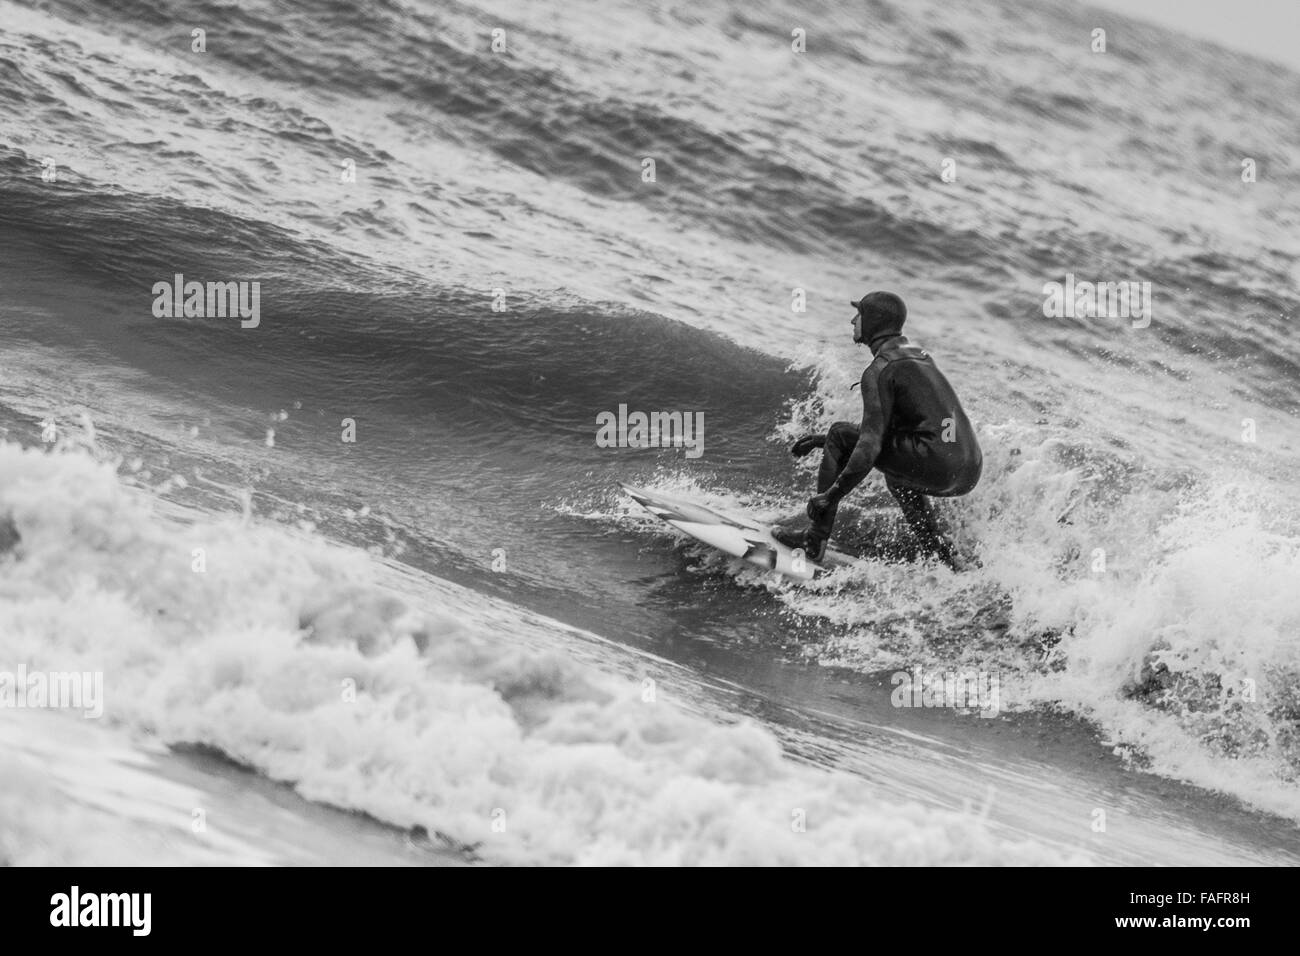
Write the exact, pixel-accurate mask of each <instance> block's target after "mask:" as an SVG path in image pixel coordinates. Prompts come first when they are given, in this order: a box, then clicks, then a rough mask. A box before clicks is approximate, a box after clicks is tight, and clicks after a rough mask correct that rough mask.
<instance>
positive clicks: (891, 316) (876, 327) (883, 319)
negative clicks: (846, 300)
mask: <svg viewBox="0 0 1300 956" xmlns="http://www.w3.org/2000/svg"><path fill="white" fill-rule="evenodd" d="M850 305H852V306H853V307H854V308H856V309H857V310H858V314H859V315H861V316H862V331H861V336H860V338H859V339H858V341H859V342H861V343H862V344H863V345H867V346H873V345H874V344H875V343H876V341H877V340H881V339H884V338H886V337H887V336H890V335H902V333H903V323H904V322H906V321H907V306H906V305H905V304H904V303H903V300H902V299H901V298H899V297H898V296H896V295H894V293H892V292H868V293H867V294H866V295H864V296H863V297H862V298H861V299H859V300H858V301H856V302H851V303H850Z"/></svg>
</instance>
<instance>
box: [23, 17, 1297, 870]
mask: <svg viewBox="0 0 1300 956" xmlns="http://www.w3.org/2000/svg"><path fill="white" fill-rule="evenodd" d="M1096 27H1103V28H1105V29H1106V31H1107V51H1106V52H1105V53H1094V52H1093V51H1092V49H1091V42H1092V31H1093V29H1094V28H1096ZM196 29H201V30H203V31H205V33H204V41H205V44H206V49H205V50H204V51H203V52H196V51H195V50H194V49H193V46H194V43H195V41H194V39H193V35H192V31H194V30H196ZM796 29H803V30H805V31H806V51H805V52H802V53H796V52H793V51H792V49H791V32H792V30H796ZM496 30H500V31H504V32H503V33H498V34H496V41H495V42H496V45H497V47H501V45H502V44H504V48H500V49H494V33H493V31H496ZM1298 102H1300V75H1297V74H1295V73H1293V72H1290V71H1288V70H1286V69H1285V68H1283V67H1281V66H1279V65H1277V64H1273V63H1268V62H1265V61H1262V60H1254V59H1252V58H1250V57H1247V56H1245V55H1243V54H1240V53H1234V52H1229V51H1225V50H1222V49H1219V48H1217V47H1214V46H1212V45H1210V44H1208V43H1205V42H1202V41H1196V40H1192V39H1189V38H1186V37H1183V36H1180V35H1177V34H1174V33H1171V32H1169V31H1166V30H1163V29H1160V28H1157V27H1154V26H1149V25H1145V24H1141V23H1138V22H1136V21H1132V20H1128V19H1126V18H1124V17H1123V16H1120V15H1118V14H1115V13H1110V12H1104V11H1101V10H1095V9H1092V8H1089V7H1086V6H1082V5H1076V4H1073V3H1066V2H1059V3H1057V2H1042V3H1039V2H1033V3H1031V2H1012V0H980V2H972V3H969V4H959V5H953V4H944V3H938V2H932V0H921V2H913V3H907V4H903V3H901V2H894V3H890V2H882V0H872V2H866V3H861V4H844V5H841V4H826V3H817V2H813V3H805V4H798V5H796V4H791V3H785V2H760V3H739V2H731V3H724V2H705V3H668V2H651V3H640V2H638V3H632V2H622V0H619V2H602V3H595V2H588V0H566V2H558V0H557V2H529V3H520V2H518V0H514V2H504V0H483V2H475V3H456V2H431V0H430V2H425V0H409V2H394V0H379V2H375V3H370V4H364V5H357V6H355V7H354V6H352V5H344V4H338V3H326V2H310V0H302V2H289V0H253V2H247V3H241V4H239V6H237V7H236V6H232V5H229V4H218V3H205V2H197V3H190V2H180V3H161V2H132V0H116V2H103V3H85V4H83V3H75V2H69V0H48V2H34V3H21V4H19V3H14V2H11V0H0V253H2V255H0V671H8V672H16V671H18V669H19V668H20V667H21V668H25V669H26V670H27V671H37V670H40V671H79V672H102V674H103V682H104V714H103V717H102V718H101V719H100V720H98V721H87V720H83V719H82V718H81V717H80V716H79V715H77V714H71V713H69V714H63V713H59V714H40V715H36V714H33V713H31V712H29V711H22V712H19V711H18V710H17V709H13V708H0V738H2V739H3V740H5V741H7V743H6V745H5V747H4V748H3V750H2V751H0V861H6V862H12V863H43V862H72V863H76V862H200V863H201V862H231V861H234V862H283V861H284V857H274V856H271V857H268V855H267V851H266V850H265V846H263V845H260V844H259V841H258V840H257V839H249V840H243V841H241V840H235V839H233V838H230V839H227V840H225V841H224V842H223V840H222V839H221V834H222V832H223V831H222V827H221V824H220V822H219V817H220V814H216V813H214V814H213V820H212V825H211V828H210V829H208V830H203V831H200V830H195V829H194V827H193V826H192V816H193V811H194V810H195V809H201V808H202V806H203V805H204V802H205V801H206V800H209V799H216V798H215V797H213V796H212V794H211V793H206V794H205V791H204V785H203V783H202V782H203V781H204V780H207V781H208V783H209V784H210V785H211V787H213V788H215V787H217V785H218V783H219V784H220V787H221V788H222V789H221V792H222V793H224V794H225V796H224V797H223V798H222V799H225V800H227V802H229V801H235V803H238V804H239V808H240V809H239V810H238V812H239V813H242V814H243V815H244V820H243V823H244V824H246V825H248V827H251V828H252V830H254V831H255V830H256V829H257V824H258V820H257V819H249V818H250V817H251V818H256V817H257V816H258V814H259V813H260V812H262V811H260V810H259V809H258V807H260V806H261V804H257V803H249V802H247V801H245V802H242V803H240V802H239V794H241V793H243V792H244V791H246V790H247V791H250V792H251V791H252V790H256V791H257V792H258V793H261V794H265V793H267V792H278V793H282V794H285V795H290V796H291V798H292V799H293V800H295V801H298V803H297V804H296V806H297V807H298V810H296V811H295V812H302V813H308V814H315V815H314V816H312V819H313V821H315V822H314V824H313V826H314V829H315V831H316V832H317V833H318V834H325V835H327V836H328V837H329V838H330V839H332V840H334V841H335V843H337V845H338V846H344V847H346V846H348V845H351V844H353V843H363V842H365V841H366V840H371V839H372V838H374V834H373V833H370V832H369V830H367V832H366V834H365V835H358V833H357V832H355V831H356V829H357V827H358V826H362V825H364V826H365V827H370V826H371V825H372V824H373V825H374V828H375V829H377V830H379V831H382V832H390V833H392V834H400V835H404V836H402V839H403V840H406V841H407V842H410V839H409V835H410V834H413V833H414V834H420V835H423V836H422V837H421V840H423V843H421V845H424V844H427V845H428V846H429V847H430V849H429V855H430V861H433V858H434V857H439V858H447V859H452V860H460V861H467V862H484V863H490V864H492V863H494V864H569V863H586V864H603V863H620V864H748V863H808V864H857V863H895V864H897V863H903V864H909V863H914V864H928V863H980V864H988V863H995V864H1003V863H1006V864H1022V863H1046V864H1061V863H1065V864H1071V863H1099V864H1108V863H1121V864H1122V863H1151V862H1159V863H1188V862H1201V863H1207V862H1208V863H1296V862H1300V831H1298V830H1297V824H1300V423H1298V419H1297V414H1298V413H1300V391H1298V389H1297V386H1298V385H1300V334H1297V330H1296V327H1295V323H1296V316H1297V311H1298V309H1300V166H1298V165H1297V159H1296V157H1297V156H1300V124H1297V122H1296V111H1295V104H1296V103H1298ZM647 158H649V159H652V160H654V177H653V181H647V177H646V175H645V174H644V170H645V164H644V162H643V161H644V160H646V159H647ZM47 160H49V161H52V163H51V162H47ZM945 160H952V161H953V162H954V163H955V167H954V168H955V171H956V179H955V181H945V179H944V177H943V176H942V175H941V173H942V171H943V168H944V162H945ZM1243 160H1251V161H1253V165H1252V168H1253V169H1254V172H1255V176H1254V181H1249V182H1248V181H1244V180H1243ZM51 171H53V173H54V175H53V177H51V176H50V172H51ZM43 173H44V174H45V175H44V176H43ZM352 173H355V178H354V181H350V180H351V179H352ZM1248 178H1249V177H1248ZM176 274H182V275H183V276H184V277H185V278H186V279H187V280H195V281H200V282H209V281H214V282H231V281H234V282H241V281H247V282H253V281H256V282H259V283H260V323H259V324H258V325H257V327H256V328H244V327H241V321H240V319H239V318H232V317H229V316H227V317H197V316H189V317H163V318H160V317H157V316H156V315H155V311H154V300H155V293H154V292H153V291H152V290H153V287H154V284H155V283H158V282H163V283H171V282H172V281H173V277H174V276H175V275H176ZM1067 274H1068V275H1073V276H1076V277H1078V278H1079V279H1080V280H1085V279H1086V280H1088V281H1103V282H1119V281H1139V282H1149V283H1150V284H1151V285H1150V288H1151V290H1152V303H1153V305H1152V312H1151V321H1150V323H1149V325H1148V326H1146V327H1137V325H1136V324H1135V323H1133V322H1131V321H1129V320H1128V319H1124V318H1107V317H1087V316H1083V317H1071V318H1048V317H1046V316H1045V315H1044V285H1045V284H1046V283H1050V282H1064V281H1065V278H1066V276H1067ZM873 288H883V289H891V290H894V291H896V292H898V293H900V294H901V295H902V296H903V297H904V298H905V299H906V300H907V302H908V306H909V313H910V317H909V320H908V333H909V335H910V336H911V338H912V340H913V341H914V342H917V343H919V344H921V345H923V346H925V347H926V348H927V349H929V350H930V351H931V352H932V353H933V354H934V356H935V357H936V360H937V361H938V363H939V365H940V366H941V367H942V368H943V369H944V370H945V372H946V374H947V375H948V376H949V378H950V379H951V380H952V382H953V383H954V385H955V387H956V388H957V391H958V393H959V394H960V395H961V396H962V398H963V401H964V403H965V406H966V410H967V412H968V413H969V415H970V416H971V418H972V420H973V421H974V422H975V424H976V427H977V430H978V433H979V437H980V441H981V444H982V446H983V450H984V455H985V466H984V477H983V480H982V482H981V484H980V486H979V487H978V488H977V489H976V490H975V491H974V492H973V493H972V494H971V495H969V496H968V497H966V498H962V499H959V500H955V501H950V502H944V503H943V504H942V506H941V508H942V513H943V515H944V519H945V521H947V522H948V523H949V525H950V526H951V527H952V528H953V530H954V534H955V536H956V539H957V542H958V546H959V548H960V549H961V550H962V551H963V552H964V553H966V554H968V555H970V556H972V557H973V558H976V559H977V560H978V567H975V568H973V569H972V570H970V571H967V572H965V573H962V574H959V575H954V574H952V573H950V572H948V571H947V570H946V569H943V568H936V567H933V566H929V565H926V564H923V563H919V564H918V563H909V562H906V561H899V560H896V559H883V558H882V557H881V554H880V553H879V551H880V549H879V547H878V546H879V544H880V543H881V542H886V543H891V544H894V545H898V546H901V547H904V548H905V547H906V541H907V532H906V531H905V529H904V527H903V524H902V520H901V516H900V515H899V514H897V512H896V509H895V508H894V506H893V505H892V503H891V500H890V498H889V496H888V494H887V493H886V492H885V489H884V487H883V483H881V481H880V480H879V478H878V477H874V476H873V477H872V478H870V479H868V481H867V482H865V483H864V484H863V485H862V486H861V488H860V489H859V490H858V491H857V492H855V494H854V495H853V496H851V497H850V498H849V499H848V501H847V502H846V504H845V506H844V507H843V508H842V510H841V515H842V517H841V519H840V527H839V529H838V534H839V538H838V540H839V542H840V546H841V547H843V548H845V549H847V550H856V551H858V552H860V553H865V554H867V555H868V556H869V557H872V558H873V559H872V560H868V561H867V562H865V563H863V564H862V565H859V566H857V567H854V568H851V569H846V570H843V571H840V572H837V573H836V574H835V575H832V576H829V577H825V578H821V579H819V580H818V581H817V582H816V583H814V584H813V585H811V586H808V587H798V586H794V585H791V584H788V583H783V582H782V581H780V580H774V579H772V578H771V577H769V576H767V575H764V574H763V573H761V572H759V571H758V570H756V569H753V568H745V567H737V566H735V565H734V564H732V563H729V562H728V561H727V560H726V559H723V558H721V557H719V556H718V555H716V554H712V553H708V552H707V551H706V549H703V548H701V547H699V546H697V545H692V544H690V543H688V542H687V541H685V540H683V539H682V538H680V537H678V536H676V535H675V534H674V533H672V532H671V531H670V529H668V528H667V527H666V526H664V525H662V524H660V523H658V522H656V521H655V520H654V519H653V518H650V517H649V516H647V515H646V514H645V513H644V512H642V511H640V509H639V508H637V507H636V506H635V505H634V504H633V503H632V502H631V501H630V500H629V499H627V498H626V497H625V496H624V495H623V494H622V493H621V492H620V490H619V488H618V482H620V481H628V482H632V483H635V484H641V485H646V486H648V487H652V488H657V489H660V490H662V491H666V492H671V493H678V494H689V495H692V496H694V497H696V498H697V499H698V500H700V501H702V502H704V503H706V504H710V505H713V506H715V507H721V508H724V509H730V510H734V511H744V512H747V513H750V514H755V515H758V516H760V517H763V518H765V519H770V520H772V521H776V520H779V519H783V518H787V517H789V516H792V515H795V514H797V513H798V512H799V511H800V510H801V509H802V507H803V503H804V501H805V500H806V499H807V497H808V495H809V493H810V487H811V485H812V481H813V467H814V465H815V462H816V456H813V457H811V458H810V459H808V460H806V461H804V462H795V461H794V460H793V459H791V457H790V455H789V454H788V452H787V450H786V449H787V447H788V443H789V441H790V440H791V439H792V438H793V437H795V436H797V435H799V434H802V433H804V432H805V431H808V430H813V429H820V428H824V427H825V426H827V425H829V424H830V423H831V422H833V421H836V420H841V419H849V420H856V419H857V418H858V417H859V416H860V414H861V411H860V409H861V405H860V398H859V396H858V393H857V391H855V390H851V389H850V386H851V385H853V384H854V383H856V381H857V379H858V377H859V375H860V374H861V370H862V367H863V365H864V364H865V363H866V362H867V361H868V355H867V353H866V352H865V351H862V350H859V349H857V348H855V347H854V346H853V345H852V343H851V341H850V331H849V320H850V318H851V313H852V309H851V308H850V307H849V306H848V304H847V303H848V300H849V299H850V298H857V297H858V295H860V294H861V293H862V292H864V291H867V290H869V289H873ZM794 290H803V294H804V295H805V296H806V304H807V308H806V311H799V312H796V311H794V310H793V308H792V301H793V296H794V295H795V293H794ZM620 405H626V406H627V407H628V408H630V409H634V410H644V411H657V410H663V411H681V412H685V413H689V414H695V413H703V415H704V419H705V434H704V439H705V441H704V452H703V454H702V455H700V456H699V457H696V458H692V457H688V456H687V454H686V453H685V450H684V449H683V448H680V447H676V448H675V447H652V448H604V447H599V446H598V445H597V443H596V440H595V439H596V432H597V424H596V423H597V416H599V415H600V414H601V413H602V412H615V413H617V410H618V409H619V406H620ZM349 422H350V423H351V425H349V424H348V423H349ZM345 437H354V438H355V440H351V441H350V440H345ZM200 565H201V566H202V570H197V569H196V568H197V567H198V566H200ZM918 668H920V669H922V670H924V671H927V672H931V673H944V672H954V671H978V672H980V673H983V674H992V675H995V676H996V677H997V678H998V681H999V687H1000V708H1001V712H1000V714H999V715H998V716H997V717H996V718H993V719H986V718H982V717H980V716H979V715H978V714H973V713H970V712H966V711H960V710H954V709H952V708H931V709H923V708H921V709H918V708H897V707H894V706H892V705H891V702H890V697H891V691H892V689H893V688H892V686H891V675H892V674H893V673H894V672H896V671H899V670H903V671H909V672H913V671H915V670H916V669H918ZM70 722H76V724H77V729H76V730H75V731H74V730H72V729H71V723H70ZM70 734H75V735H76V737H75V741H74V742H71V743H70V742H69V741H70V739H71V738H70V737H69V735H70ZM195 752H197V753H201V754H202V755H204V756H203V761H202V765H201V766H191V765H188V764H187V765H186V768H187V769H185V770H184V774H188V776H186V777H185V780H186V783H185V784H184V786H185V787H187V788H190V789H184V790H177V791H174V792H173V791H172V790H168V791H167V793H169V794H171V796H169V797H167V799H163V798H157V799H156V800H155V799H154V797H153V796H150V792H149V790H150V788H149V785H148V781H149V780H150V779H157V780H161V779H162V776H161V774H162V773H163V772H162V771H160V770H158V771H149V772H148V773H146V774H145V777H144V778H143V779H144V780H145V782H144V783H140V779H141V778H140V777H139V774H140V773H142V772H144V771H141V770H140V768H141V767H145V766H146V765H148V766H152V764H150V763H149V762H150V761H159V760H160V761H163V762H164V764H166V761H168V760H169V759H171V758H170V757H169V756H168V755H175V754H179V753H195ZM77 754H80V755H82V756H83V757H84V759H82V758H80V757H78V758H75V759H74V757H73V756H70V755H77ZM172 766H173V769H174V764H173V765H172ZM114 767H116V768H117V771H114V770H113V769H112V768H114ZM118 772H120V774H121V775H122V777H121V780H118V778H117V777H116V776H115V773H118ZM150 774H155V776H151V775H150ZM181 774H182V771H180V770H176V771H175V772H174V773H173V774H172V776H173V778H177V779H178V778H179V777H178V775H181ZM128 778H129V779H130V780H132V781H135V782H134V783H132V784H131V785H127V783H124V782H122V781H126V780H127V779H128ZM114 781H117V782H114ZM241 781H242V782H241ZM160 786H161V784H160ZM174 786H175V787H180V786H181V784H179V783H176V784H174ZM268 788H270V790H269V791H268ZM160 792H161V791H160ZM290 796H284V799H285V800H288V799H290ZM270 806H271V805H270V804H267V807H268V809H266V810H265V812H266V814H267V815H268V816H267V818H266V819H265V820H262V821H261V825H262V827H263V828H267V827H271V825H272V824H271V817H270V815H271V814H272V813H273V812H276V811H274V810H273V809H269V807H270ZM314 808H320V810H319V813H317V811H316V809H314ZM325 808H332V810H326V809H325ZM1098 810H1101V811H1103V812H1102V814H1101V818H1104V819H1105V820H1106V821H1108V822H1107V823H1106V824H1105V825H1103V826H1102V827H1100V828H1099V827H1098V825H1097V821H1098V819H1099V817H1098V813H1097V811H1098ZM332 811H345V812H344V813H333V814H332V815H331V813H332ZM232 812H233V811H232ZM321 814H323V815H321ZM356 821H364V823H363V824H357V823H356ZM304 839H306V838H304ZM321 839H325V837H321ZM417 842H418V841H417ZM335 843H329V844H328V846H325V845H323V847H324V848H323V849H322V850H321V853H320V856H321V857H322V858H324V859H326V860H328V859H331V858H334V857H336V856H338V855H340V854H343V853H344V852H345V851H343V850H338V851H337V852H336V851H335V850H333V849H332V847H334V846H335ZM403 852H405V851H403ZM299 862H300V861H299Z"/></svg>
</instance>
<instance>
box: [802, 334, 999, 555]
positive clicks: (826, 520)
mask: <svg viewBox="0 0 1300 956" xmlns="http://www.w3.org/2000/svg"><path fill="white" fill-rule="evenodd" d="M877 341H879V343H880V344H879V348H878V350H877V352H876V357H875V359H874V361H872V363H871V364H870V365H868V366H867V368H866V370H865V371H863V373H862V424H861V426H855V425H853V424H852V423H850V422H836V423H835V424H834V425H832V426H831V429H830V431H829V432H828V433H827V435H826V444H825V446H824V448H823V450H822V463H821V469H820V470H819V472H818V475H817V491H818V492H819V493H822V492H826V491H828V490H830V489H831V488H832V487H834V488H835V489H836V490H837V491H838V492H839V495H837V496H836V497H840V496H842V495H844V494H847V493H848V492H850V491H852V490H853V489H854V488H855V487H856V486H857V485H858V484H859V483H860V482H861V481H862V479H864V478H865V477H866V476H867V474H868V473H869V472H870V471H871V469H872V468H875V469H876V470H877V471H879V472H881V473H882V474H883V475H884V476H885V484H886V486H887V487H888V488H889V490H890V492H891V493H892V494H893V496H894V498H895V499H896V500H897V501H898V504H899V506H900V507H901V508H902V509H903V515H904V517H905V518H906V519H907V522H908V524H909V525H910V526H911V528H912V530H913V531H914V532H915V533H916V534H917V536H918V537H919V538H920V539H921V544H922V547H923V548H924V549H925V550H927V551H929V552H931V553H935V554H938V555H939V556H940V557H943V558H944V559H945V560H951V553H950V546H949V545H948V543H947V541H946V540H945V539H944V538H943V535H942V533H941V532H940V531H939V529H938V526H937V524H936V522H935V520H934V513H933V511H932V510H931V508H930V504H929V502H928V501H927V500H926V497H925V496H926V495H934V496H936V497H941V498H949V497H955V496H957V495H964V494H966V493H968V492H969V491H970V490H971V489H973V488H974V487H975V485H976V484H978V483H979V479H980V471H981V469H982V467H983V464H984V456H983V454H982V453H981V452H980V447H979V442H978V441H977V440H976V438H975V429H974V428H973V427H972V426H971V423H970V419H968V418H967V417H966V413H965V411H963V409H962V407H961V402H960V401H958V399H957V393H956V392H954V391H953V388H952V386H951V385H950V384H949V383H948V380H947V379H946V378H945V377H944V375H943V373H942V372H941V371H939V367H938V366H937V365H935V364H934V360H933V359H932V358H930V354H929V353H928V352H926V351H925V350H924V349H922V348H919V347H917V346H915V345H910V344H908V341H907V338H906V337H905V336H903V335H889V336H887V337H883V338H881V339H878V340H877ZM872 344H873V345H875V344H876V343H875V342H873V343H872ZM835 512H836V508H835V507H834V506H832V507H830V508H828V509H826V511H825V512H824V513H823V514H822V516H821V518H820V520H818V521H815V522H814V523H813V526H812V529H811V530H810V532H809V534H810V535H811V536H813V537H816V538H820V539H822V540H825V539H826V538H829V537H830V533H831V529H832V527H833V525H834V523H835Z"/></svg>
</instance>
